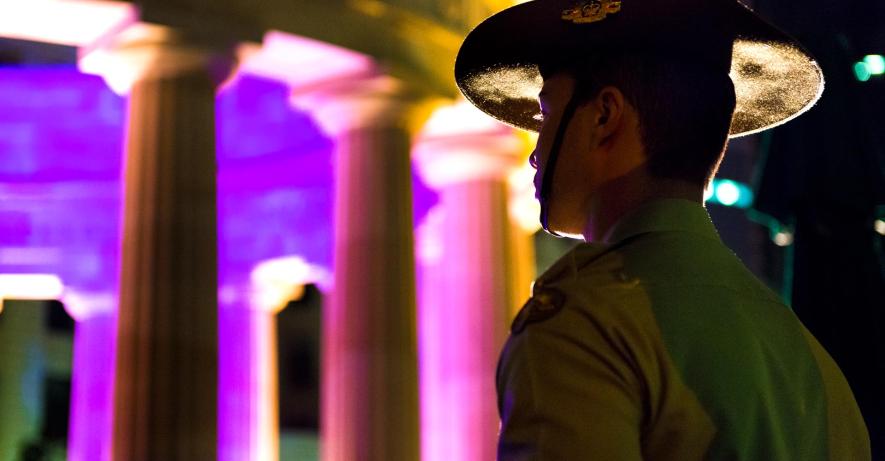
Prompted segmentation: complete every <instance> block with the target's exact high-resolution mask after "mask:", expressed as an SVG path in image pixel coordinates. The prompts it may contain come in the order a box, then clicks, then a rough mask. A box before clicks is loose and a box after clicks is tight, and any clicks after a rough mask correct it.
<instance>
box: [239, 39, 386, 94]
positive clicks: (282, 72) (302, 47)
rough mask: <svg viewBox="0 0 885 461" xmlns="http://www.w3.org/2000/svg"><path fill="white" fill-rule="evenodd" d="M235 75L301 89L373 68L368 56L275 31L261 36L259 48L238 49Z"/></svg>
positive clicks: (254, 46) (252, 45) (249, 46)
mask: <svg viewBox="0 0 885 461" xmlns="http://www.w3.org/2000/svg"><path fill="white" fill-rule="evenodd" d="M240 60H241V64H240V67H239V72H241V73H243V74H251V75H257V76H260V77H264V78H270V79H274V80H277V81H280V82H285V83H286V84H288V85H289V86H290V87H292V88H298V89H304V88H309V87H311V86H314V85H316V84H318V83H321V82H325V81H327V80H329V79H336V78H341V77H345V76H352V75H362V74H365V73H367V72H370V71H371V70H372V69H373V68H374V63H373V61H372V59H371V57H369V56H366V55H364V54H361V53H357V52H354V51H351V50H348V49H345V48H341V47H338V46H334V45H330V44H328V43H324V42H319V41H316V40H312V39H309V38H306V37H301V36H297V35H292V34H288V33H285V32H279V31H269V32H267V34H265V35H264V40H263V43H262V45H256V44H251V45H246V46H243V47H242V48H241V50H240Z"/></svg>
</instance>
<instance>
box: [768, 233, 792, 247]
mask: <svg viewBox="0 0 885 461" xmlns="http://www.w3.org/2000/svg"><path fill="white" fill-rule="evenodd" d="M772 240H773V241H774V244H775V245H777V246H779V247H788V246H790V245H792V244H793V234H791V233H790V232H786V231H781V232H778V233H776V234H774V237H773V238H772Z"/></svg>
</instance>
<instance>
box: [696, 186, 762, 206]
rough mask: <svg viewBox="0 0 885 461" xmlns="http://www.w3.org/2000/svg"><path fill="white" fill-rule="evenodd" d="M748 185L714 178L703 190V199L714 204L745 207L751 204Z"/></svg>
mask: <svg viewBox="0 0 885 461" xmlns="http://www.w3.org/2000/svg"><path fill="white" fill-rule="evenodd" d="M753 198H754V197H753V191H752V189H750V187H749V186H747V185H746V184H743V183H739V182H737V181H732V180H730V179H716V180H713V182H711V183H710V185H709V186H708V187H707V189H706V190H705V191H704V201H705V202H707V203H712V204H715V205H722V206H726V207H736V208H741V209H747V208H749V207H750V205H752V204H753Z"/></svg>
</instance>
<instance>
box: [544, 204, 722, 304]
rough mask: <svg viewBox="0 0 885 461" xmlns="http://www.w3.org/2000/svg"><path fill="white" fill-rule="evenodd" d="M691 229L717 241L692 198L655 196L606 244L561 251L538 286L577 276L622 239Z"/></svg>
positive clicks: (620, 225)
mask: <svg viewBox="0 0 885 461" xmlns="http://www.w3.org/2000/svg"><path fill="white" fill-rule="evenodd" d="M673 231H676V232H691V233H693V234H696V235H700V236H702V237H706V238H710V239H715V240H717V241H718V240H719V234H718V233H717V232H716V227H715V226H713V221H712V220H711V219H710V215H709V214H707V209H706V208H704V206H703V205H701V204H700V203H697V202H693V201H691V200H683V199H656V200H653V201H650V202H648V203H645V204H643V205H641V206H640V207H639V208H637V209H635V210H633V211H631V212H629V213H628V214H627V215H626V216H624V217H623V218H621V220H619V221H618V222H617V223H616V224H615V225H614V226H613V227H612V229H611V230H610V231H609V233H608V235H607V237H608V238H606V239H605V241H606V242H607V243H599V242H587V243H581V244H579V245H576V246H575V247H574V248H573V249H572V250H571V251H569V252H568V253H566V254H564V255H563V256H562V257H561V258H560V259H559V260H558V261H556V262H555V263H554V264H553V265H552V266H550V268H548V269H547V270H546V271H545V272H544V273H543V274H542V275H541V276H540V277H539V278H538V280H537V281H536V283H535V287H536V288H540V287H541V286H543V285H546V284H547V283H549V282H554V281H556V280H560V279H562V278H563V277H565V276H570V277H573V278H574V277H577V275H578V272H579V270H580V268H581V267H584V266H586V265H587V264H588V263H589V262H591V261H593V260H595V259H597V258H598V257H600V256H602V255H604V254H605V253H607V252H608V251H610V250H612V249H613V248H617V247H618V244H619V243H621V242H623V241H624V240H626V239H628V238H630V237H635V236H637V235H640V234H646V233H649V232H673Z"/></svg>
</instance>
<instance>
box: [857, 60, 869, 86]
mask: <svg viewBox="0 0 885 461" xmlns="http://www.w3.org/2000/svg"><path fill="white" fill-rule="evenodd" d="M854 76H855V77H857V80H858V81H860V82H866V81H867V80H869V79H870V77H871V76H872V74H871V73H870V70H869V68H867V64H866V63H864V62H858V63H856V64H854Z"/></svg>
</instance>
